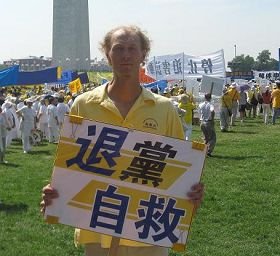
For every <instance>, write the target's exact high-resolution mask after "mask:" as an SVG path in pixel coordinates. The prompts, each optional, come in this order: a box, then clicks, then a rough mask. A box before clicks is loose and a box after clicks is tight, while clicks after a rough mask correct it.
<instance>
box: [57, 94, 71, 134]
mask: <svg viewBox="0 0 280 256" xmlns="http://www.w3.org/2000/svg"><path fill="white" fill-rule="evenodd" d="M57 101H58V104H57V118H58V123H59V129H61V127H62V124H63V122H64V116H65V114H69V111H70V109H69V106H68V105H67V104H65V103H64V97H62V96H61V97H59V98H58V99H57Z"/></svg>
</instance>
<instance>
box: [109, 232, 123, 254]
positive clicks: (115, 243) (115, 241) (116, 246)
mask: <svg viewBox="0 0 280 256" xmlns="http://www.w3.org/2000/svg"><path fill="white" fill-rule="evenodd" d="M119 244H120V238H119V237H115V236H113V237H112V241H111V246H110V249H109V252H108V254H107V256H117V254H118V249H119Z"/></svg>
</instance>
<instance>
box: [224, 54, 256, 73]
mask: <svg viewBox="0 0 280 256" xmlns="http://www.w3.org/2000/svg"><path fill="white" fill-rule="evenodd" d="M254 63H255V60H254V58H253V57H251V56H249V55H247V56H245V55H244V54H242V55H240V56H236V57H235V58H233V60H232V61H230V62H228V67H229V68H230V69H231V71H232V72H235V71H241V72H250V71H251V70H252V68H253V66H254Z"/></svg>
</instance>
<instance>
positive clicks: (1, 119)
mask: <svg viewBox="0 0 280 256" xmlns="http://www.w3.org/2000/svg"><path fill="white" fill-rule="evenodd" d="M9 129H10V128H9V124H8V119H7V116H6V113H4V112H3V111H2V108H1V106H0V164H7V163H8V162H7V161H5V160H4V158H5V152H6V136H7V130H9Z"/></svg>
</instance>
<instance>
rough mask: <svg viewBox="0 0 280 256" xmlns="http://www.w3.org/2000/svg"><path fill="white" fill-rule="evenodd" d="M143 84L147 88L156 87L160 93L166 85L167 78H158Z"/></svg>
mask: <svg viewBox="0 0 280 256" xmlns="http://www.w3.org/2000/svg"><path fill="white" fill-rule="evenodd" d="M143 86H144V87H145V88H149V89H153V88H157V89H158V90H159V93H161V94H162V93H163V91H164V89H165V88H166V87H167V80H158V81H155V82H152V83H149V84H144V85H143Z"/></svg>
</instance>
